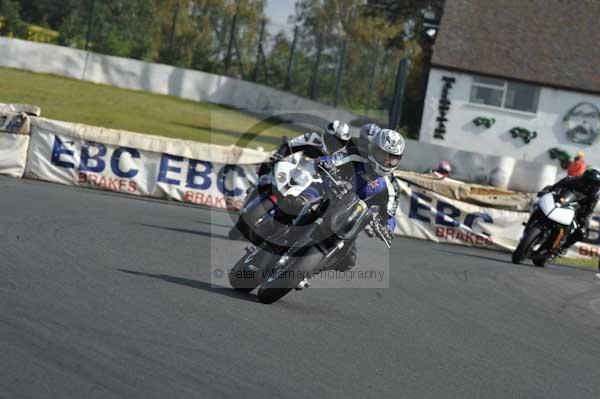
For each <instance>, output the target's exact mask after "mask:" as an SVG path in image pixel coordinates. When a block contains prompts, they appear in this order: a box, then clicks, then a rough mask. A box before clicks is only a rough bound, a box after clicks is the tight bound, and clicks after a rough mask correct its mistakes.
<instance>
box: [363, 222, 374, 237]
mask: <svg viewBox="0 0 600 399" xmlns="http://www.w3.org/2000/svg"><path fill="white" fill-rule="evenodd" d="M371 223H373V222H371ZM371 223H369V224H368V225H367V227H365V233H366V234H367V237H369V238H373V237H375V229H374V228H373V226H372V225H371Z"/></svg>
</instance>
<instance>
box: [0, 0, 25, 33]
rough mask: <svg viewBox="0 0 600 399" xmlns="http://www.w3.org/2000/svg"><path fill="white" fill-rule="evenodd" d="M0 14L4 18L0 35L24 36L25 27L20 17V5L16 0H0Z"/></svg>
mask: <svg viewBox="0 0 600 399" xmlns="http://www.w3.org/2000/svg"><path fill="white" fill-rule="evenodd" d="M0 15H1V16H2V17H3V18H4V20H3V22H2V27H0V35H2V36H16V37H26V36H27V27H26V26H25V23H24V22H23V20H22V19H21V15H20V7H19V4H18V3H17V2H16V1H13V0H0Z"/></svg>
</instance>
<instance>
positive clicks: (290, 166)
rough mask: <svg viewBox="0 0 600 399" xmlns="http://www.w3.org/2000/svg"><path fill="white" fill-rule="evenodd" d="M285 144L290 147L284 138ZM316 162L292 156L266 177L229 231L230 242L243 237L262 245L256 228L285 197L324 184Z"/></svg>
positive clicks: (260, 180) (272, 169)
mask: <svg viewBox="0 0 600 399" xmlns="http://www.w3.org/2000/svg"><path fill="white" fill-rule="evenodd" d="M284 143H286V144H289V142H287V140H286V139H285V138H284ZM314 176H315V170H314V162H312V160H310V159H308V158H306V157H305V156H304V155H303V154H302V153H294V154H291V155H289V156H287V157H285V158H283V159H281V160H279V161H278V162H277V163H275V165H274V166H272V167H271V170H270V172H269V173H264V174H262V175H261V176H260V177H259V180H258V182H257V184H256V186H254V187H253V188H252V190H251V191H250V192H249V193H248V199H247V200H246V202H245V204H244V206H243V207H242V209H241V210H240V215H239V218H238V221H237V222H236V224H235V226H234V227H233V228H232V229H231V230H230V231H229V238H230V239H232V240H239V239H242V237H245V238H246V239H248V241H250V242H252V243H253V244H255V245H256V244H259V243H260V241H261V239H262V237H261V236H260V235H258V234H256V226H257V225H258V224H259V223H260V222H261V221H262V220H263V219H264V218H265V217H268V215H269V213H270V212H272V211H273V210H274V208H275V205H277V203H278V202H280V201H282V200H283V198H284V197H296V196H298V195H299V194H300V193H302V192H303V191H304V190H305V189H306V188H307V187H308V186H309V185H311V184H313V183H316V182H322V180H320V178H318V177H317V178H314Z"/></svg>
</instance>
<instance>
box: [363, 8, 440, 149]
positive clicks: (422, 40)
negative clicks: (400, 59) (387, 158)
mask: <svg viewBox="0 0 600 399" xmlns="http://www.w3.org/2000/svg"><path fill="white" fill-rule="evenodd" d="M368 4H369V5H370V6H371V7H370V8H371V9H372V10H380V11H382V12H383V15H385V17H386V19H388V20H389V21H390V22H391V23H396V24H401V23H402V24H404V25H405V26H407V28H408V29H404V30H402V31H401V32H398V34H397V35H396V37H394V38H393V40H391V41H390V45H395V46H400V45H402V46H404V47H406V46H407V44H408V43H410V46H411V48H412V51H411V52H410V58H411V68H410V73H409V76H408V80H407V83H406V90H405V96H404V106H403V111H402V115H403V124H404V125H406V126H407V127H408V131H409V136H410V137H413V138H418V134H419V133H418V130H419V128H420V126H421V116H422V114H423V102H424V101H425V94H426V90H427V78H428V76H429V69H430V62H431V54H432V46H433V40H432V39H431V37H429V36H427V35H425V34H424V32H425V22H426V20H427V19H428V17H430V16H432V17H433V19H436V20H439V19H440V18H441V16H442V12H443V8H444V0H404V1H397V0H369V2H368ZM372 12H374V11H372Z"/></svg>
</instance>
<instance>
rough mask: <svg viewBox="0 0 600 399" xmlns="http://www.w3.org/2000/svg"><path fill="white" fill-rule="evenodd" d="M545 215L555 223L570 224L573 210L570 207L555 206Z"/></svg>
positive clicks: (573, 213) (573, 214)
mask: <svg viewBox="0 0 600 399" xmlns="http://www.w3.org/2000/svg"><path fill="white" fill-rule="evenodd" d="M546 216H547V217H548V219H550V220H552V221H554V222H556V223H560V224H564V225H565V226H570V225H571V223H573V218H574V217H575V211H574V210H573V209H570V208H556V209H554V210H553V211H552V212H550V214H548V215H546Z"/></svg>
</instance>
